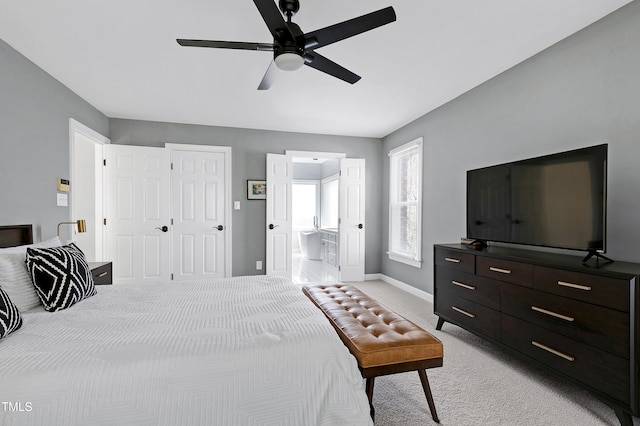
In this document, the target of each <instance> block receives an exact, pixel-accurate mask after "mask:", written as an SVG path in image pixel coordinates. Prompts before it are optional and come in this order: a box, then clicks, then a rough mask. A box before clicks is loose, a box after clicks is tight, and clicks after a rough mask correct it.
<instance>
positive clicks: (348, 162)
mask: <svg viewBox="0 0 640 426" xmlns="http://www.w3.org/2000/svg"><path fill="white" fill-rule="evenodd" d="M339 198H340V202H339V216H340V224H339V233H340V281H364V255H365V225H366V224H365V160H364V159H362V158H343V159H341V160H340V196H339Z"/></svg>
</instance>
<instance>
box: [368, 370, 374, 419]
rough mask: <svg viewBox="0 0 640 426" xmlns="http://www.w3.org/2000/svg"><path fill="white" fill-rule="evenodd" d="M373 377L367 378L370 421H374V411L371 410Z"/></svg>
mask: <svg viewBox="0 0 640 426" xmlns="http://www.w3.org/2000/svg"><path fill="white" fill-rule="evenodd" d="M375 379H376V378H375V377H369V378H368V379H367V397H368V398H369V413H370V414H371V420H374V419H375V416H376V410H375V409H374V408H373V385H374V383H375Z"/></svg>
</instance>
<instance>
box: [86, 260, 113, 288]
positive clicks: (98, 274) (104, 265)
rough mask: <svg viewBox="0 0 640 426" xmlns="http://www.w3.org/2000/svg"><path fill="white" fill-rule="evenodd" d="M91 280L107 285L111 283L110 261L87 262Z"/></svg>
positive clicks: (97, 283)
mask: <svg viewBox="0 0 640 426" xmlns="http://www.w3.org/2000/svg"><path fill="white" fill-rule="evenodd" d="M89 268H90V269H91V275H92V276H93V282H94V284H96V285H108V284H112V283H113V274H112V263H111V262H89Z"/></svg>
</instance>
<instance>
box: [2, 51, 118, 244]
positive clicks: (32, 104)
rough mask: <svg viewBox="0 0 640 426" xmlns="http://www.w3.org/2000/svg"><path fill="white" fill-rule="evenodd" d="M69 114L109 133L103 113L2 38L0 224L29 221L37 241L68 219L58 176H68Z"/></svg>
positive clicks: (45, 237)
mask: <svg viewBox="0 0 640 426" xmlns="http://www.w3.org/2000/svg"><path fill="white" fill-rule="evenodd" d="M69 118H74V119H76V120H77V121H79V122H81V123H82V124H84V125H86V126H88V127H90V128H92V129H93V130H95V131H97V132H98V133H100V134H103V135H105V136H108V133H109V120H108V119H107V117H106V116H105V115H104V114H102V113H101V112H99V111H98V110H96V109H95V108H93V107H92V106H91V105H89V104H88V103H87V102H85V101H84V100H83V99H81V98H80V97H79V96H77V95H76V94H75V93H73V92H72V91H71V90H69V89H68V88H67V87H65V86H64V85H63V84H62V83H60V82H59V81H57V80H56V79H54V78H53V77H51V76H50V75H49V74H47V73H45V72H44V71H43V70H42V69H40V68H39V67H37V66H36V65H35V64H33V63H32V62H31V61H29V60H28V59H27V58H25V57H24V56H22V55H21V54H20V53H18V52H17V51H16V50H14V49H13V48H12V47H10V46H9V45H8V44H7V43H5V42H4V41H2V40H0V181H1V182H2V183H3V185H2V186H1V187H0V198H1V199H2V202H1V205H2V208H0V225H16V224H29V223H31V224H33V225H34V233H35V235H34V239H35V240H36V241H38V240H41V239H48V238H51V237H53V236H55V235H56V228H57V224H58V223H59V222H62V221H68V220H70V217H69V216H70V209H69V207H57V206H56V193H57V190H56V182H57V179H58V178H69ZM71 184H73V182H72V183H71Z"/></svg>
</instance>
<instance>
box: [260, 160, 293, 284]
mask: <svg viewBox="0 0 640 426" xmlns="http://www.w3.org/2000/svg"><path fill="white" fill-rule="evenodd" d="M291 173H292V161H291V157H289V156H287V155H279V154H267V223H266V225H267V238H266V239H267V261H266V263H267V264H266V267H267V274H268V275H281V276H285V277H288V278H291V269H292V268H291V255H292V253H291V187H292V180H293V177H292V174H291Z"/></svg>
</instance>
